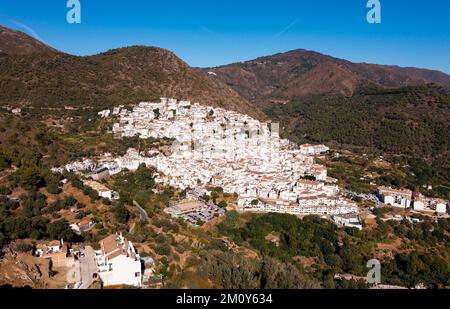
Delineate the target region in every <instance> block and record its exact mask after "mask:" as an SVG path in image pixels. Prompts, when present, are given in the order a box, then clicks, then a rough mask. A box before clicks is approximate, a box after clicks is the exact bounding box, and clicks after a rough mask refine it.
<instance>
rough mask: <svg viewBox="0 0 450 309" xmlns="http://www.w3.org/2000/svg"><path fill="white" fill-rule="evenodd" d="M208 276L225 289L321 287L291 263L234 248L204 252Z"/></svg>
mask: <svg viewBox="0 0 450 309" xmlns="http://www.w3.org/2000/svg"><path fill="white" fill-rule="evenodd" d="M201 256H202V258H203V259H204V261H205V262H204V267H205V268H204V269H203V270H202V271H204V272H206V274H207V277H208V278H210V279H211V280H213V281H214V282H217V283H218V285H219V286H220V287H223V288H225V289H306V288H317V287H319V284H318V283H317V282H315V281H314V280H311V278H309V276H308V275H306V274H305V273H302V272H301V271H300V270H299V269H298V268H297V267H296V266H294V265H293V264H291V263H283V262H280V261H278V260H276V259H273V258H270V257H266V258H264V259H262V260H259V259H254V258H248V257H245V256H243V255H240V254H235V253H232V252H223V251H218V250H209V251H206V252H203V253H202V254H201Z"/></svg>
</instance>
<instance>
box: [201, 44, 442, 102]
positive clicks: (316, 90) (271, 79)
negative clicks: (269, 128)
mask: <svg viewBox="0 0 450 309" xmlns="http://www.w3.org/2000/svg"><path fill="white" fill-rule="evenodd" d="M203 70H205V71H208V72H214V73H215V74H216V75H215V77H216V78H217V79H219V80H221V81H223V82H225V83H226V84H227V85H229V86H230V87H232V88H234V89H235V90H236V91H237V92H238V93H239V94H241V95H242V96H244V97H245V98H247V99H248V100H250V101H252V102H253V103H255V104H256V105H258V106H263V107H264V106H267V105H269V104H270V103H286V102H288V101H289V100H291V99H293V98H295V97H301V96H304V95H310V94H324V93H333V94H336V93H338V94H343V95H345V96H352V95H353V94H355V93H356V91H357V90H358V89H359V88H361V87H364V86H366V85H368V84H375V85H378V86H382V87H390V88H396V87H403V86H410V85H424V84H428V83H437V84H441V85H443V86H446V87H450V76H449V75H447V74H445V73H443V72H440V71H435V70H428V69H420V68H415V67H399V66H394V65H379V64H369V63H353V62H350V61H348V60H345V59H339V58H335V57H332V56H328V55H324V54H321V53H318V52H315V51H309V50H305V49H295V50H291V51H288V52H285V53H277V54H274V55H271V56H264V57H258V58H256V59H254V60H248V61H244V62H237V63H232V64H229V65H222V66H218V67H212V68H204V69H203Z"/></svg>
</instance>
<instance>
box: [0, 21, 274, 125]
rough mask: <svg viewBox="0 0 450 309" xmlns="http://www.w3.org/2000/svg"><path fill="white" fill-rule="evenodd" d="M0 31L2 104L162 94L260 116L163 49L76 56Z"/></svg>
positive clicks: (77, 103) (129, 99)
mask: <svg viewBox="0 0 450 309" xmlns="http://www.w3.org/2000/svg"><path fill="white" fill-rule="evenodd" d="M2 29H5V28H2ZM2 31H3V33H4V34H3V35H1V36H0V46H2V47H3V46H7V47H8V48H4V49H3V48H2V50H4V51H6V53H3V54H0V104H2V105H11V106H17V105H19V106H22V107H24V106H38V107H52V108H57V107H65V106H70V107H92V108H101V107H109V106H113V105H118V104H128V103H137V102H138V101H140V100H150V99H157V98H159V97H160V96H165V97H175V98H178V99H187V100H192V101H196V102H199V103H201V104H208V105H212V106H218V107H224V108H227V109H232V110H236V111H238V112H241V113H246V114H249V115H251V116H254V117H256V118H259V119H264V118H265V115H264V114H263V113H262V112H261V111H259V110H258V109H257V108H255V107H254V106H253V105H252V104H251V103H249V102H248V101H247V100H246V99H244V98H242V97H241V96H240V95H239V94H237V93H236V92H235V91H234V90H233V89H232V88H230V87H229V86H227V85H225V84H224V83H223V82H221V81H219V80H217V79H215V78H213V77H212V76H211V75H209V74H207V73H205V72H202V71H199V70H196V69H193V68H191V67H190V66H189V65H187V64H186V63H185V62H183V61H182V60H181V59H179V58H178V57H177V56H176V55H175V54H173V53H172V52H170V51H168V50H165V49H161V48H157V47H144V46H133V47H127V48H120V49H114V50H110V51H108V52H105V53H101V54H98V55H94V56H88V57H77V56H72V55H68V54H65V53H61V52H58V51H55V50H52V49H50V48H47V47H46V46H45V45H43V44H42V43H40V42H38V41H36V40H34V39H32V38H31V37H28V36H26V35H24V34H21V33H20V32H17V31H12V30H11V31H10V30H8V29H6V30H2ZM25 51H27V52H25Z"/></svg>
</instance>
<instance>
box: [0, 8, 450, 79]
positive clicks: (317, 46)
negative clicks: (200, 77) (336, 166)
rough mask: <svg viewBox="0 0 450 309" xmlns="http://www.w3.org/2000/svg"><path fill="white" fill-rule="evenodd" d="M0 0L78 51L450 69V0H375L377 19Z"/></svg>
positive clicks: (335, 11) (31, 28) (1, 18)
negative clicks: (299, 56) (76, 10)
mask: <svg viewBox="0 0 450 309" xmlns="http://www.w3.org/2000/svg"><path fill="white" fill-rule="evenodd" d="M66 2H67V0H40V1H28V0H27V1H25V0H0V24H1V25H4V26H7V27H11V28H14V29H18V30H22V31H24V32H27V33H28V34H31V35H33V36H38V37H39V38H41V39H42V40H43V41H45V42H46V43H47V44H49V45H51V46H53V47H55V48H57V49H59V50H61V51H64V52H68V53H71V54H76V55H91V54H96V53H99V52H102V51H105V50H108V49H111V48H115V47H122V46H130V45H149V46H159V47H164V48H167V49H170V50H172V51H174V52H175V53H176V54H177V55H178V56H179V57H181V58H182V59H183V60H185V61H186V62H188V63H189V64H190V65H192V66H216V65H221V64H228V63H232V62H237V61H243V60H249V59H253V58H256V57H258V56H264V55H270V54H274V53H278V52H284V51H288V50H292V49H297V48H304V49H310V50H315V51H318V52H321V53H325V54H329V55H332V56H335V57H339V58H344V59H348V60H350V61H355V62H370V63H381V64H397V65H401V66H417V67H424V68H431V69H437V70H441V71H444V72H446V73H450V56H449V55H450V1H447V0H427V1H418V0H416V1H414V0H409V1H408V0H380V2H381V5H382V23H381V24H379V25H373V24H368V23H367V21H366V14H367V11H368V9H367V8H366V3H367V0H311V1H306V0H304V1H303V0H294V1H288V0H274V1H265V0H259V1H254V0H240V1H236V0H224V1H213V0H210V1H204V0H198V1H196V0H192V1H188V0H184V1H177V0H171V1H161V0H158V1H153V0H147V1H144V0H141V1H138V0H127V1H113V0H109V1H107V0H80V2H81V6H82V9H81V13H82V17H81V21H82V23H81V24H79V25H78V24H68V23H67V21H66V13H67V11H68V9H67V8H66Z"/></svg>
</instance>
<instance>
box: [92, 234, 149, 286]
mask: <svg viewBox="0 0 450 309" xmlns="http://www.w3.org/2000/svg"><path fill="white" fill-rule="evenodd" d="M100 248H101V249H100V250H98V251H96V252H95V253H96V256H95V259H96V262H97V267H98V274H99V276H100V278H101V279H102V281H103V285H104V286H112V285H131V286H136V287H140V286H142V265H141V259H140V256H139V254H138V253H137V251H136V249H135V248H134V246H133V244H132V243H131V242H130V241H128V240H126V239H125V238H124V237H123V236H122V234H113V235H110V236H108V237H106V238H105V239H103V240H101V241H100Z"/></svg>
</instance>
